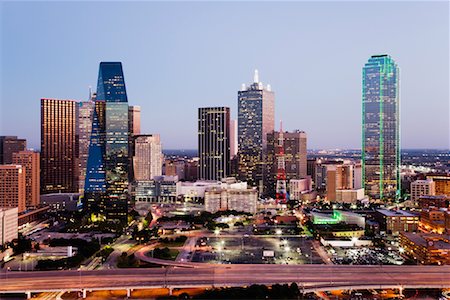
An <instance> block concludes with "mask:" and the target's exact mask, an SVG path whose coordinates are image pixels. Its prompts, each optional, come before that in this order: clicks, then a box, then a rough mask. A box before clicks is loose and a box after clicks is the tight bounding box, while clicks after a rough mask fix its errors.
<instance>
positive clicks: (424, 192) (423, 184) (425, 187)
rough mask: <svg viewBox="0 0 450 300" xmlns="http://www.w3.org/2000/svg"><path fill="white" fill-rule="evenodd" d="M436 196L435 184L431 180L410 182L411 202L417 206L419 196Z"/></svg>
mask: <svg viewBox="0 0 450 300" xmlns="http://www.w3.org/2000/svg"><path fill="white" fill-rule="evenodd" d="M434 195H436V183H435V182H434V181H433V180H432V179H427V180H416V181H414V182H411V201H412V202H413V203H414V205H417V204H418V201H419V198H420V196H434Z"/></svg>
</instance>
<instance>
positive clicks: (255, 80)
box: [253, 69, 259, 83]
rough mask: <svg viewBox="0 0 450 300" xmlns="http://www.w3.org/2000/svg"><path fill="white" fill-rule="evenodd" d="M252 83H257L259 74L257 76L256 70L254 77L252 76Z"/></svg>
mask: <svg viewBox="0 0 450 300" xmlns="http://www.w3.org/2000/svg"><path fill="white" fill-rule="evenodd" d="M253 82H254V83H259V74H258V70H256V69H255V75H253Z"/></svg>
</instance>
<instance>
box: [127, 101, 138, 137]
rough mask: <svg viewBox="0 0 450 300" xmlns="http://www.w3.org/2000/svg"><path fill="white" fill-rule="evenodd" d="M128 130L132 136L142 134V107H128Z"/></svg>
mask: <svg viewBox="0 0 450 300" xmlns="http://www.w3.org/2000/svg"><path fill="white" fill-rule="evenodd" d="M128 129H129V130H130V136H136V135H140V134H141V107H140V106H137V105H130V106H129V107H128Z"/></svg>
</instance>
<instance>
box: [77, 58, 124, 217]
mask: <svg viewBox="0 0 450 300" xmlns="http://www.w3.org/2000/svg"><path fill="white" fill-rule="evenodd" d="M95 102H96V109H95V111H94V116H93V122H92V134H91V143H90V145H89V158H88V163H87V174H86V184H85V200H84V201H85V204H86V209H87V210H88V211H90V212H92V213H94V214H96V215H97V218H98V219H100V220H106V221H118V222H121V223H125V222H127V212H128V207H127V202H128V172H129V169H128V168H129V157H128V150H129V149H128V133H129V131H128V99H127V94H126V88H125V81H124V76H123V71H122V64H121V63H120V62H101V63H100V68H99V75H98V84H97V97H96V101H95Z"/></svg>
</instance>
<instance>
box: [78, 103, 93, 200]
mask: <svg viewBox="0 0 450 300" xmlns="http://www.w3.org/2000/svg"><path fill="white" fill-rule="evenodd" d="M94 100H95V94H93V95H89V100H88V101H84V102H80V103H79V104H78V105H79V106H78V137H79V138H78V141H79V142H78V153H79V174H78V189H79V192H80V193H83V192H84V182H85V180H86V165H87V160H88V155H89V141H90V139H91V130H92V118H93V115H94V106H95V103H94Z"/></svg>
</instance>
